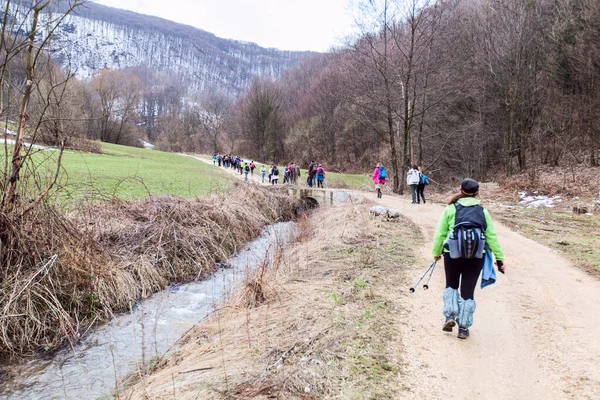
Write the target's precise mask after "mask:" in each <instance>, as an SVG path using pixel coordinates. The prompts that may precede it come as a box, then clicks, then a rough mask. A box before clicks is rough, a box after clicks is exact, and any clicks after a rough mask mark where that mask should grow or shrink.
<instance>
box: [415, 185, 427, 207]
mask: <svg viewBox="0 0 600 400" xmlns="http://www.w3.org/2000/svg"><path fill="white" fill-rule="evenodd" d="M423 192H425V184H424V183H419V184H418V185H417V203H420V202H421V199H423V204H424V203H425V193H423Z"/></svg>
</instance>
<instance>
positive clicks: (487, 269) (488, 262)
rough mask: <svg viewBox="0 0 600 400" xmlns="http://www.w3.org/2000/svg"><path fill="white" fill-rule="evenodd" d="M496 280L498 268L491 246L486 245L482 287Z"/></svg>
mask: <svg viewBox="0 0 600 400" xmlns="http://www.w3.org/2000/svg"><path fill="white" fill-rule="evenodd" d="M495 282H496V270H495V269H494V257H493V256H492V251H491V250H490V249H489V247H488V246H487V245H486V246H485V254H484V256H483V269H482V270H481V288H482V289H483V288H484V287H486V286H489V285H491V284H493V283H495Z"/></svg>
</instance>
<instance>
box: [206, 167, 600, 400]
mask: <svg viewBox="0 0 600 400" xmlns="http://www.w3.org/2000/svg"><path fill="white" fill-rule="evenodd" d="M196 158H198V159H200V160H202V161H205V162H208V163H210V161H208V160H205V159H202V158H201V157H196ZM231 172H232V173H234V172H233V171H231ZM238 177H239V175H238ZM361 195H364V193H362V192H361ZM366 196H367V197H368V198H370V199H372V200H373V201H375V202H376V203H379V204H383V205H385V206H387V207H391V208H395V209H398V210H399V211H400V212H401V213H402V214H404V215H406V216H408V217H409V218H410V219H411V220H413V222H415V223H416V224H417V225H418V226H420V227H421V230H422V233H423V235H424V236H425V243H426V244H425V245H424V246H423V247H422V248H421V249H419V253H420V254H421V255H422V259H423V262H422V265H419V266H418V267H415V268H414V269H413V270H411V271H407V274H406V279H407V280H406V281H405V282H403V283H402V284H401V287H399V291H398V297H397V301H398V302H399V304H402V305H403V307H404V309H405V311H406V312H405V313H403V314H402V315H399V317H400V318H402V319H404V323H403V324H402V326H403V332H402V335H401V337H402V347H403V349H404V354H403V357H402V358H403V359H404V361H405V365H404V366H405V368H404V370H403V371H402V372H401V375H402V377H401V378H402V381H403V384H404V387H405V388H406V396H405V398H411V399H412V398H428V399H436V398H444V399H448V398H456V399H465V398H478V399H502V400H506V399H526V398H536V399H565V398H572V399H584V398H588V399H599V398H600V282H599V281H598V280H596V279H594V278H591V277H590V276H588V275H587V274H586V273H585V272H583V271H581V270H579V269H577V268H575V267H574V266H572V265H571V264H570V263H569V262H568V261H566V260H565V259H563V258H562V257H561V256H559V255H558V254H557V253H555V252H554V251H553V250H551V249H548V248H547V247H544V246H543V245H541V244H538V243H536V242H534V241H532V240H530V239H527V238H525V237H523V236H522V235H520V234H518V233H516V232H513V231H511V230H510V229H508V228H506V227H505V226H503V225H501V224H499V223H498V222H496V223H495V224H496V228H497V231H498V235H499V239H500V244H501V245H502V248H503V250H504V253H505V255H506V261H507V265H508V270H507V274H506V275H501V276H499V279H498V282H497V283H496V284H495V285H492V286H491V287H489V288H486V289H485V290H481V289H479V288H478V289H477V290H476V292H475V299H476V301H477V311H476V313H475V324H474V325H473V327H472V328H471V337H470V338H469V339H468V340H465V341H461V340H459V339H457V338H456V332H454V333H452V334H449V333H443V332H442V330H441V325H442V320H443V316H442V314H441V305H442V300H441V293H442V290H443V288H444V273H443V263H440V264H439V265H438V269H437V270H436V272H435V274H434V277H433V279H432V282H431V283H430V290H429V291H423V290H422V289H418V290H417V292H416V293H414V294H409V293H408V287H409V286H411V285H412V284H413V281H414V280H416V279H417V278H418V277H419V276H420V275H421V273H422V272H423V271H424V269H425V268H426V266H427V265H428V263H429V262H430V260H431V251H430V244H431V240H432V237H433V233H434V230H435V226H436V224H437V220H438V218H439V217H440V215H441V213H442V207H443V206H442V205H439V204H426V205H412V204H410V202H409V201H407V200H406V199H404V198H401V197H397V196H384V197H383V199H380V200H378V199H376V197H375V195H374V193H373V194H366ZM402 285H403V286H402Z"/></svg>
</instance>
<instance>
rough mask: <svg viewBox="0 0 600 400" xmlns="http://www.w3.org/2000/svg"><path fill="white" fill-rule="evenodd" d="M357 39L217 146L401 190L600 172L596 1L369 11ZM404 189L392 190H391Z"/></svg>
mask: <svg viewBox="0 0 600 400" xmlns="http://www.w3.org/2000/svg"><path fill="white" fill-rule="evenodd" d="M362 11H363V15H362V17H361V21H362V22H361V27H360V28H361V35H360V36H359V37H358V38H357V39H356V40H355V41H354V42H353V43H352V44H351V45H349V46H348V47H347V48H344V49H341V50H338V51H336V52H334V53H333V54H327V55H322V56H319V57H315V58H312V59H311V60H309V61H307V62H305V63H304V65H302V66H301V67H299V68H297V69H295V70H293V71H290V72H289V73H287V74H286V75H285V76H284V77H283V78H282V79H280V80H278V81H275V82H272V81H264V80H256V81H255V82H254V84H253V86H252V87H251V89H250V90H249V92H248V93H247V94H246V95H245V96H244V97H243V98H241V99H240V100H239V101H238V102H237V104H236V106H235V107H234V108H235V110H236V114H235V117H234V118H233V121H232V123H231V124H230V125H229V131H228V134H229V135H231V137H232V140H234V141H235V143H236V150H237V151H239V152H241V153H243V154H246V155H248V156H251V157H254V158H256V159H262V160H273V161H294V160H295V161H297V162H301V163H308V162H309V161H310V160H311V159H316V160H319V161H320V162H323V163H324V164H326V165H327V166H328V168H330V169H336V170H345V171H365V170H367V168H368V167H372V166H373V165H374V164H375V163H376V162H377V161H380V160H381V161H383V162H384V163H385V164H386V165H387V166H388V170H390V171H393V173H394V175H395V176H400V177H401V178H400V179H397V180H395V181H394V184H395V186H396V188H398V183H399V182H400V183H401V182H402V181H403V177H404V173H405V171H406V168H407V167H408V166H409V165H411V164H413V163H415V164H418V165H421V166H423V167H425V168H426V169H427V170H429V171H431V172H433V174H434V176H436V177H437V178H438V179H440V180H447V179H450V178H454V179H460V178H461V177H463V176H465V175H469V176H472V177H475V178H478V179H486V178H489V177H491V175H493V174H497V173H500V174H508V175H511V174H515V173H519V172H523V171H527V172H529V173H530V174H531V176H532V178H534V177H535V174H536V171H537V170H539V168H540V167H541V166H544V165H548V166H559V165H567V166H573V165H576V164H586V165H591V166H597V165H598V162H599V161H598V155H599V154H598V147H599V145H600V135H599V133H598V122H599V121H598V115H599V111H600V108H599V106H600V91H599V88H598V85H599V84H598V78H600V37H599V36H600V1H597V0H445V1H435V2H434V1H429V2H423V1H416V0H409V1H392V0H377V1H376V0H372V1H367V2H365V3H364V4H363V7H362ZM400 186H402V185H400Z"/></svg>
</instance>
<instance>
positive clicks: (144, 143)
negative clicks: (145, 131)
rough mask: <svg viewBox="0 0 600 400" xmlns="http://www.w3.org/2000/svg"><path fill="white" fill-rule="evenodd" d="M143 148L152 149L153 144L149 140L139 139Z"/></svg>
mask: <svg viewBox="0 0 600 400" xmlns="http://www.w3.org/2000/svg"><path fill="white" fill-rule="evenodd" d="M140 142H142V145H143V146H144V148H145V149H154V147H155V146H154V145H153V144H152V143H150V142H146V141H145V140H140Z"/></svg>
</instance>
